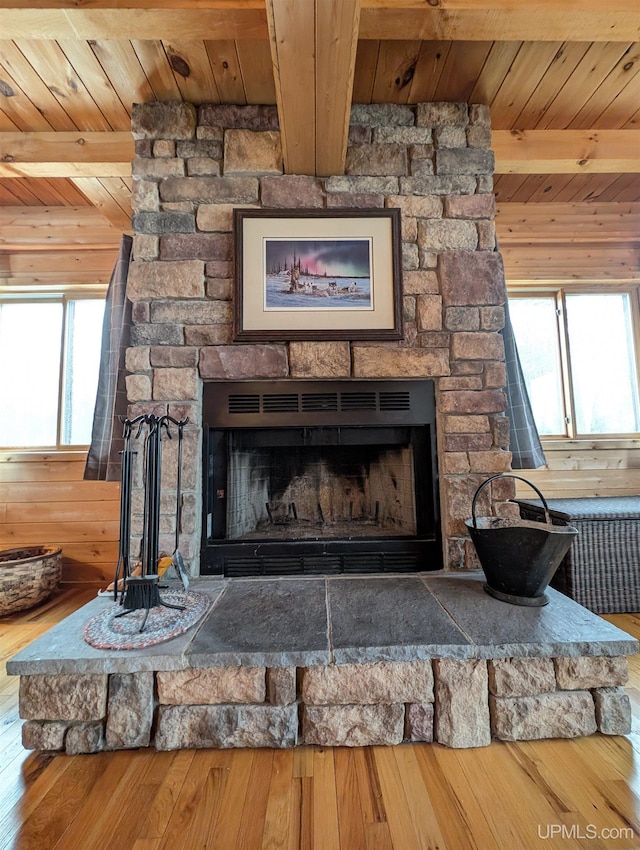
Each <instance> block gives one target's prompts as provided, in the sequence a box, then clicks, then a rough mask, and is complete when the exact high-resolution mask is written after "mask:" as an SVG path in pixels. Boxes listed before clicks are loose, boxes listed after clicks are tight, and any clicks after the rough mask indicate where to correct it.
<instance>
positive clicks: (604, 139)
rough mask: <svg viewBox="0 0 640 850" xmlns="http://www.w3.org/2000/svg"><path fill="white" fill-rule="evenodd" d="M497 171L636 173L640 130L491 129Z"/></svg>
mask: <svg viewBox="0 0 640 850" xmlns="http://www.w3.org/2000/svg"><path fill="white" fill-rule="evenodd" d="M491 147H492V148H493V151H494V153H495V156H496V169H495V171H496V174H638V173H640V130H494V131H493V134H492V144H491Z"/></svg>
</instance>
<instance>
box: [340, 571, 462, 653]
mask: <svg viewBox="0 0 640 850" xmlns="http://www.w3.org/2000/svg"><path fill="white" fill-rule="evenodd" d="M328 586H329V610H330V616H331V648H332V654H333V660H334V661H335V663H336V664H357V663H367V662H376V661H412V660H415V659H418V658H470V657H472V656H473V655H474V652H475V648H474V647H473V646H472V645H471V642H470V641H469V639H468V638H467V637H465V635H464V634H463V633H462V632H461V631H460V629H459V628H457V627H456V624H455V623H454V622H453V620H452V619H451V618H450V617H449V616H448V615H447V613H446V612H445V611H444V610H443V609H442V607H441V605H440V604H439V603H438V602H437V601H436V599H435V598H434V596H433V595H432V594H431V593H430V592H429V590H428V589H427V588H426V587H425V585H424V583H423V582H422V581H421V580H420V579H419V578H417V577H415V578H414V577H409V576H384V577H377V576H368V577H366V578H335V579H334V578H331V579H328Z"/></svg>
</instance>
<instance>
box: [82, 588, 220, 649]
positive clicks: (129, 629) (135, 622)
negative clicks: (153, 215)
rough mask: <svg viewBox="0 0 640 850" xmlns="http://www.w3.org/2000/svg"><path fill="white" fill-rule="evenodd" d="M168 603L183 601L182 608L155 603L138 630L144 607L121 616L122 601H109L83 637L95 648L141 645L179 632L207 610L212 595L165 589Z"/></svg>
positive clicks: (173, 603) (179, 633) (163, 597)
mask: <svg viewBox="0 0 640 850" xmlns="http://www.w3.org/2000/svg"><path fill="white" fill-rule="evenodd" d="M160 598H161V599H162V601H163V602H168V603H169V605H182V606H184V610H183V611H179V610H176V609H175V608H165V607H164V606H163V605H157V606H155V607H154V608H150V609H149V616H148V617H147V622H146V623H145V627H144V631H142V632H141V631H139V629H140V626H141V625H142V621H143V619H144V615H145V613H146V611H145V609H144V608H142V609H139V610H136V611H130V612H129V613H128V614H125V615H124V616H122V617H116V615H117V614H120V613H121V612H122V610H123V609H122V605H120V604H119V603H118V602H114V603H112V604H111V605H110V606H109V607H108V608H105V610H104V611H101V612H100V613H99V614H96V615H95V617H92V618H91V619H90V620H89V622H88V623H87V624H86V626H85V627H84V634H83V636H84V639H85V641H86V642H87V643H88V644H90V645H91V646H94V647H95V648H96V649H144V647H146V646H154V645H155V644H157V643H162V642H163V641H165V640H170V639H171V638H174V637H177V636H178V635H181V634H182V633H183V632H186V631H187V629H189V628H191V626H193V625H195V623H197V622H198V620H200V618H201V617H203V616H204V615H205V614H206V612H207V611H208V610H209V607H210V605H211V598H210V597H209V596H207V595H206V594H204V593H195V592H194V591H187V592H185V591H184V590H167V591H164V592H163V593H161V594H160Z"/></svg>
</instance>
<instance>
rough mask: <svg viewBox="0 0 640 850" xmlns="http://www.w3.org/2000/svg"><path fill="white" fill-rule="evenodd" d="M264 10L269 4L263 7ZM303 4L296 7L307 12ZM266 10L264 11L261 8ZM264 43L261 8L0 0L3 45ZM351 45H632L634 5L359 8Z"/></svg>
mask: <svg viewBox="0 0 640 850" xmlns="http://www.w3.org/2000/svg"><path fill="white" fill-rule="evenodd" d="M269 2H270V0H269ZM309 4H310V0H304V2H301V3H300V5H309ZM267 5H268V3H267ZM141 32H143V33H144V34H145V38H147V39H157V40H162V39H163V38H166V37H167V33H170V35H171V38H172V39H174V40H178V39H180V40H190V39H196V40H198V39H201V38H202V36H203V33H206V38H207V39H242V38H267V37H268V29H267V15H266V9H265V2H264V0H129V3H128V4H127V3H123V2H122V0H84V2H83V3H82V6H81V7H79V4H78V0H39V2H37V3H35V2H34V0H0V33H2V37H3V38H5V39H21V38H29V39H39V38H44V39H74V38H81V39H109V38H122V39H135V38H139V36H140V33H141ZM359 37H360V38H362V39H386V40H389V39H401V40H405V39H407V38H408V37H410V38H412V39H422V40H425V41H439V40H444V41H448V40H464V41H493V40H498V41H620V42H633V41H638V40H640V20H639V16H638V6H637V2H636V0H609V2H607V3H605V4H603V3H594V2H593V0H535V2H531V3H526V4H525V3H519V2H517V0H438V2H437V3H436V5H431V4H430V3H427V2H425V0H362V14H361V20H360V31H359Z"/></svg>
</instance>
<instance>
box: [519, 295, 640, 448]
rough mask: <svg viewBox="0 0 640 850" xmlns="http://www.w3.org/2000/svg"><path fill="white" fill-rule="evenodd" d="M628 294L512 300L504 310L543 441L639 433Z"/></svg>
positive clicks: (633, 314)
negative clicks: (508, 316) (560, 437)
mask: <svg viewBox="0 0 640 850" xmlns="http://www.w3.org/2000/svg"><path fill="white" fill-rule="evenodd" d="M636 299H637V294H636V292H635V291H628V292H607V293H603V292H578V291H575V289H573V288H572V290H571V291H565V290H561V289H558V290H556V291H554V292H545V293H535V294H534V293H531V294H526V295H522V296H520V295H514V296H513V297H510V299H509V313H510V315H511V321H512V324H513V329H514V333H515V337H516V341H517V344H518V353H519V355H520V361H521V363H522V370H523V372H524V376H525V381H526V384H527V389H528V391H529V397H530V400H531V406H532V407H533V413H534V416H535V419H536V424H537V426H538V430H539V432H540V434H541V435H543V436H567V437H588V436H593V435H614V434H615V435H624V434H631V433H637V432H639V431H640V404H639V398H638V370H637V359H636V351H635V345H634V328H635V327H636V313H637V304H636Z"/></svg>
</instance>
